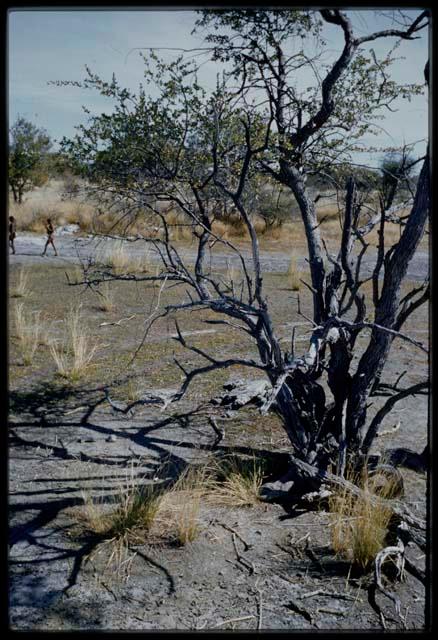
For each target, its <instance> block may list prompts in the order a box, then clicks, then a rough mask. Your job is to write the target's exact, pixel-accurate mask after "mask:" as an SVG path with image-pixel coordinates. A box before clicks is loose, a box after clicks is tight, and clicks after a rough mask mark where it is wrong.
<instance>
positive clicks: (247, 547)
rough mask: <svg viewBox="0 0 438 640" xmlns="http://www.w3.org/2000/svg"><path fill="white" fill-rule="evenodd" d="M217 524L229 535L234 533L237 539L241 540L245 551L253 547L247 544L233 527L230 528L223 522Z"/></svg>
mask: <svg viewBox="0 0 438 640" xmlns="http://www.w3.org/2000/svg"><path fill="white" fill-rule="evenodd" d="M217 524H219V525H220V526H221V527H223V528H224V529H227V530H228V531H230V532H231V533H234V534H235V535H236V536H237V537H238V538H239V540H241V541H242V542H243V544H244V545H245V551H248V549H251V547H252V546H254V545H252V544H249V542H247V541H246V540H245V539H244V538H242V536H241V535H240V533H239V532H238V531H236V529H233V527H230V526H229V525H227V524H225V522H217Z"/></svg>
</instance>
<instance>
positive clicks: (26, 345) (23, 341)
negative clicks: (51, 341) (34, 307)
mask: <svg viewBox="0 0 438 640" xmlns="http://www.w3.org/2000/svg"><path fill="white" fill-rule="evenodd" d="M14 321H15V334H16V336H17V338H18V341H19V349H20V353H21V357H22V359H23V364H24V365H26V366H29V365H31V364H32V362H33V359H34V356H35V353H36V350H37V349H38V345H39V344H40V334H41V323H40V312H39V311H33V312H30V313H27V312H26V311H25V309H24V303H23V302H20V303H19V304H16V305H15V308H14Z"/></svg>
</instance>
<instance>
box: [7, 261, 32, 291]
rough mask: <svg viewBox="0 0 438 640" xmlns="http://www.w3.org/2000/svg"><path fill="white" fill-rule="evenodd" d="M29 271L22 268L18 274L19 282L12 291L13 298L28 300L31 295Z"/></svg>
mask: <svg viewBox="0 0 438 640" xmlns="http://www.w3.org/2000/svg"><path fill="white" fill-rule="evenodd" d="M29 275H30V273H29V271H28V270H27V269H25V268H24V267H21V269H20V271H19V272H18V281H17V284H16V286H15V287H13V289H11V298H27V297H29V295H30V289H29V287H28V285H29Z"/></svg>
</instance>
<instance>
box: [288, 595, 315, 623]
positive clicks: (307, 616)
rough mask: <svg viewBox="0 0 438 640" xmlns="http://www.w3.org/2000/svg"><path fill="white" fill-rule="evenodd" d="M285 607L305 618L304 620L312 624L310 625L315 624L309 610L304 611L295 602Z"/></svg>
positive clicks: (291, 601) (290, 602)
mask: <svg viewBox="0 0 438 640" xmlns="http://www.w3.org/2000/svg"><path fill="white" fill-rule="evenodd" d="M285 606H286V607H287V608H288V609H291V610H292V611H294V612H295V613H299V614H300V615H301V616H303V618H305V619H306V620H308V621H309V622H310V624H313V616H312V614H311V613H310V612H309V611H307V609H304V608H303V607H300V605H298V604H297V603H296V602H294V601H293V600H290V601H289V603H288V604H286V605H285Z"/></svg>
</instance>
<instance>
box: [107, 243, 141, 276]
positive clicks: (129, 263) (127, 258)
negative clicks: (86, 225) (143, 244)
mask: <svg viewBox="0 0 438 640" xmlns="http://www.w3.org/2000/svg"><path fill="white" fill-rule="evenodd" d="M97 259H98V262H100V263H101V264H103V265H104V266H105V267H108V268H110V269H111V271H112V272H113V273H114V275H123V274H126V273H143V272H147V271H150V270H151V268H152V267H151V253H150V250H149V249H148V250H146V251H145V252H144V253H143V254H141V255H136V256H131V255H129V254H128V253H127V252H126V249H125V247H124V245H123V242H119V243H117V244H115V245H112V246H109V247H106V248H105V249H104V250H103V251H101V252H100V253H99V254H98V258H97Z"/></svg>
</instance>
